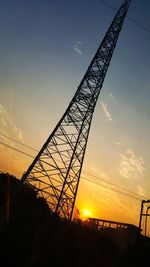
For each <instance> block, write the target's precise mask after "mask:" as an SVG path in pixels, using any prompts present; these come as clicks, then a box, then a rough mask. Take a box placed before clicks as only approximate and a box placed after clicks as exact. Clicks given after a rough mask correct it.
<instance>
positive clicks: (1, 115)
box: [0, 103, 23, 142]
mask: <svg viewBox="0 0 150 267" xmlns="http://www.w3.org/2000/svg"><path fill="white" fill-rule="evenodd" d="M0 129H1V132H2V133H3V134H7V135H8V134H9V131H11V132H12V135H13V136H14V137H15V138H17V139H18V140H20V141H21V142H23V134H22V130H21V129H20V128H19V127H17V126H16V125H15V124H14V123H13V122H12V118H11V116H10V115H9V113H8V112H7V110H6V109H5V107H4V106H3V105H2V104H1V103H0Z"/></svg>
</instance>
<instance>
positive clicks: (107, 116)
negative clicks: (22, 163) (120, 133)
mask: <svg viewBox="0 0 150 267" xmlns="http://www.w3.org/2000/svg"><path fill="white" fill-rule="evenodd" d="M101 106H102V109H103V111H104V114H105V116H106V118H107V119H108V120H109V121H113V118H112V115H111V113H110V112H109V111H108V107H107V104H106V103H104V102H103V101H101Z"/></svg>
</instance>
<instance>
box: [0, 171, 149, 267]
mask: <svg viewBox="0 0 150 267" xmlns="http://www.w3.org/2000/svg"><path fill="white" fill-rule="evenodd" d="M9 192H10V201H9V194H8V193H9ZM9 202H10V206H9ZM8 211H9V212H8ZM149 249H150V246H149V243H146V244H145V243H142V244H141V243H140V244H138V246H136V244H135V246H133V247H128V246H127V247H124V248H122V247H119V246H118V243H116V241H115V240H112V239H111V238H109V237H108V236H107V237H106V236H105V235H103V234H101V233H100V232H98V231H97V230H94V229H91V228H89V227H88V226H87V225H86V224H85V223H83V222H82V221H80V220H76V221H74V222H68V221H65V220H63V219H61V218H59V217H58V216H56V215H55V214H53V213H52V212H51V211H50V209H49V207H48V205H47V203H46V201H45V200H44V199H43V198H41V197H38V195H37V193H36V192H35V191H34V190H33V189H32V188H30V187H28V186H27V185H24V184H21V183H20V182H19V180H18V179H16V178H15V177H14V176H12V175H9V174H6V173H0V259H1V263H2V262H3V266H19V267H26V266H39V267H40V266H44V267H45V266H53V267H55V266H71V267H72V266H73V267H74V266H76V267H81V266H82V267H88V266H90V267H91V266H92V267H98V266H102V267H125V266H128V267H132V266H133V267H134V266H135V267H137V266H144V265H145V263H146V261H147V257H148V255H149Z"/></svg>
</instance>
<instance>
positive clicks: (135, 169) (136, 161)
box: [119, 149, 144, 179]
mask: <svg viewBox="0 0 150 267" xmlns="http://www.w3.org/2000/svg"><path fill="white" fill-rule="evenodd" d="M143 170H144V160H143V159H142V157H141V156H136V155H135V153H134V152H133V150H132V149H127V150H126V151H125V153H124V154H123V153H122V154H120V170H119V173H120V174H121V175H122V176H123V177H125V178H127V179H129V178H139V177H140V176H141V174H142V172H143Z"/></svg>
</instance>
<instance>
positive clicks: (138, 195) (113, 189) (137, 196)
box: [0, 138, 148, 199]
mask: <svg viewBox="0 0 150 267" xmlns="http://www.w3.org/2000/svg"><path fill="white" fill-rule="evenodd" d="M12 139H13V138H12ZM0 144H2V145H4V146H6V147H8V148H11V149H13V150H15V151H17V152H19V153H22V154H24V155H26V156H29V157H31V158H34V156H32V155H30V154H28V153H25V152H23V151H22V150H19V149H16V148H14V147H12V146H9V145H7V144H6V143H3V142H1V141H0ZM23 145H24V144H23ZM25 146H26V145H25ZM82 172H83V173H85V174H88V175H90V176H91V177H93V178H96V179H100V180H102V181H103V182H104V183H107V184H110V185H112V186H115V187H116V188H112V187H108V186H106V185H104V184H100V183H98V182H95V181H93V180H90V179H88V178H86V177H83V176H81V177H82V178H83V179H85V180H88V181H89V182H91V183H93V184H97V185H100V186H103V187H105V188H107V189H110V190H112V191H116V192H118V193H120V194H124V195H126V196H130V197H133V198H136V199H143V198H148V197H145V196H142V195H140V194H137V193H134V192H132V191H130V190H127V189H125V188H123V187H120V186H117V185H115V184H113V183H111V182H109V181H106V180H104V179H103V178H101V177H98V176H95V175H92V174H90V173H88V172H85V171H82ZM117 188H118V189H117ZM119 190H122V191H125V192H122V191H119ZM126 192H127V193H126ZM130 194H133V196H131V195H130Z"/></svg>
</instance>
